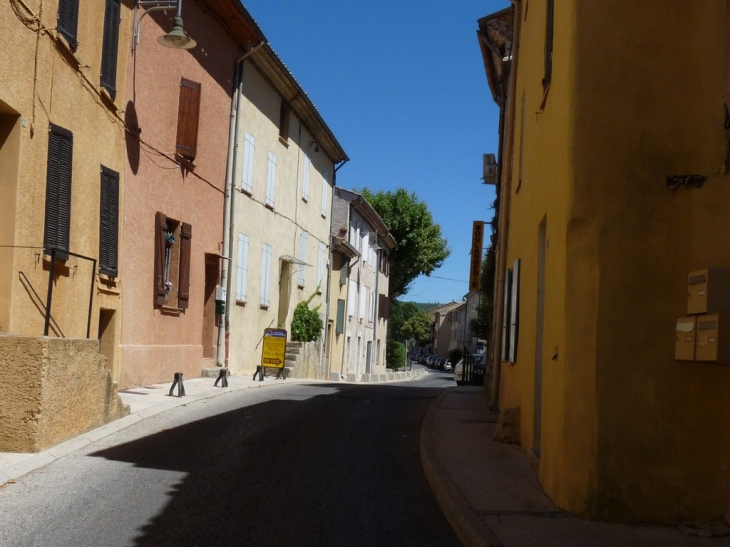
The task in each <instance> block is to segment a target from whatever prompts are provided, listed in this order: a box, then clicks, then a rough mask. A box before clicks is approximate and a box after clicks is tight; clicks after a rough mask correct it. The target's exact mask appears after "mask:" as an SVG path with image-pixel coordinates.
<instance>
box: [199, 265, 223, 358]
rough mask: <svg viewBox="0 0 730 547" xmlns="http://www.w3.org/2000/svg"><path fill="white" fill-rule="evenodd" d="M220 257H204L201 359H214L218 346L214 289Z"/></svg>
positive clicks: (216, 282)
mask: <svg viewBox="0 0 730 547" xmlns="http://www.w3.org/2000/svg"><path fill="white" fill-rule="evenodd" d="M219 260H220V257H218V256H217V255H214V254H209V253H206V255H205V290H204V291H203V332H202V337H201V339H202V345H203V359H214V358H215V351H216V348H217V346H218V337H217V336H216V326H217V325H216V323H217V315H216V313H215V288H216V286H217V285H218V278H219V275H220V273H219V267H218V262H219Z"/></svg>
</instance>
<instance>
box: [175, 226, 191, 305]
mask: <svg viewBox="0 0 730 547" xmlns="http://www.w3.org/2000/svg"><path fill="white" fill-rule="evenodd" d="M192 237H193V227H192V226H191V225H190V224H185V223H184V222H183V223H182V227H181V228H180V279H179V281H178V285H179V292H178V295H177V307H178V308H183V309H187V307H188V301H189V300H190V244H191V239H192Z"/></svg>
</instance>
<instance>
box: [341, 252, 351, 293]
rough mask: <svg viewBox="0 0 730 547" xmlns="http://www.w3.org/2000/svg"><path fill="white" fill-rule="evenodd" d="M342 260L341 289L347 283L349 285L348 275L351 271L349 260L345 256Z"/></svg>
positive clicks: (342, 256)
mask: <svg viewBox="0 0 730 547" xmlns="http://www.w3.org/2000/svg"><path fill="white" fill-rule="evenodd" d="M340 260H342V264H341V265H340V287H342V286H343V285H344V284H345V283H347V273H348V270H349V269H350V262H349V261H348V260H347V257H346V256H345V255H340Z"/></svg>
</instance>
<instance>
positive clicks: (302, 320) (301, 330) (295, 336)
mask: <svg viewBox="0 0 730 547" xmlns="http://www.w3.org/2000/svg"><path fill="white" fill-rule="evenodd" d="M315 294H316V293H313V294H312V296H310V297H309V298H307V299H306V300H305V301H304V302H299V304H297V307H296V308H294V317H293V318H292V322H291V339H292V340H293V341H294V342H314V341H315V340H316V339H317V338H319V335H320V334H321V332H322V328H323V327H324V323H322V319H321V318H320V317H319V313H317V310H318V309H319V306H317V307H316V308H314V309H309V303H310V302H311V301H312V298H314V296H315Z"/></svg>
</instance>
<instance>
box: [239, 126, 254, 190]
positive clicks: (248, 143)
mask: <svg viewBox="0 0 730 547" xmlns="http://www.w3.org/2000/svg"><path fill="white" fill-rule="evenodd" d="M255 150H256V139H254V138H253V135H251V134H250V133H249V132H248V131H247V132H246V136H245V137H244V140H243V176H242V177H241V190H243V191H244V192H248V193H249V194H250V193H252V192H253V158H254V152H255Z"/></svg>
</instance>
